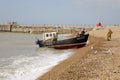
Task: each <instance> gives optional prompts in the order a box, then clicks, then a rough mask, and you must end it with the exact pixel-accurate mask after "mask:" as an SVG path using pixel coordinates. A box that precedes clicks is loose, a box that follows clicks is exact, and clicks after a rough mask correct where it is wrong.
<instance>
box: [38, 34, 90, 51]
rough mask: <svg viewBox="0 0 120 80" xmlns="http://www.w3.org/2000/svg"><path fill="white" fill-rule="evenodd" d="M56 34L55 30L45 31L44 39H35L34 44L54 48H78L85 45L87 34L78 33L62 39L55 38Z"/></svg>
mask: <svg viewBox="0 0 120 80" xmlns="http://www.w3.org/2000/svg"><path fill="white" fill-rule="evenodd" d="M57 36H58V35H57V33H56V32H51V33H45V34H44V40H37V41H36V44H37V45H39V47H48V48H55V49H70V48H80V47H83V46H85V45H86V43H87V41H88V37H89V34H79V35H77V36H76V37H73V38H69V39H64V40H57ZM53 37H54V38H53Z"/></svg>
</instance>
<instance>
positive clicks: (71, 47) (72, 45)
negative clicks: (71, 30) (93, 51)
mask: <svg viewBox="0 0 120 80" xmlns="http://www.w3.org/2000/svg"><path fill="white" fill-rule="evenodd" d="M85 45H86V43H77V44H69V45H56V46H48V48H54V49H74V48H80V47H83V46H85Z"/></svg>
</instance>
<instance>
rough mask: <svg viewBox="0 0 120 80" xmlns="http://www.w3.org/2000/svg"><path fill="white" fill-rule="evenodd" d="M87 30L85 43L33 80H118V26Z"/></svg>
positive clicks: (119, 63)
mask: <svg viewBox="0 0 120 80" xmlns="http://www.w3.org/2000/svg"><path fill="white" fill-rule="evenodd" d="M109 28H111V30H112V31H113V34H112V40H111V41H107V40H106V34H107V31H108V28H107V27H106V28H100V29H99V30H92V31H90V32H89V33H90V37H89V43H88V44H87V45H86V46H85V47H82V48H79V49H77V50H76V53H74V54H73V55H72V56H71V57H69V58H68V59H66V60H65V61H63V62H61V63H60V64H58V65H57V66H55V67H54V68H52V69H51V70H50V71H49V72H47V73H45V74H44V75H43V76H40V77H39V78H38V79H37V80H120V27H109Z"/></svg>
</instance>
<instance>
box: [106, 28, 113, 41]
mask: <svg viewBox="0 0 120 80" xmlns="http://www.w3.org/2000/svg"><path fill="white" fill-rule="evenodd" d="M112 33H113V32H112V30H111V29H109V31H108V33H107V41H110V40H111V35H112Z"/></svg>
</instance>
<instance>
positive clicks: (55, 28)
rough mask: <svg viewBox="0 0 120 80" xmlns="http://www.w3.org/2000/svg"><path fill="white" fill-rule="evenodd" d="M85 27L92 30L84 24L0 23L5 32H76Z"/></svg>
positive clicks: (1, 29) (0, 28) (0, 27)
mask: <svg viewBox="0 0 120 80" xmlns="http://www.w3.org/2000/svg"><path fill="white" fill-rule="evenodd" d="M83 28H86V31H89V30H92V29H93V27H85V26H45V25H44V26H43V25H42V26H41V25H40V26H34V25H33V26H26V25H6V24H0V31H5V32H6V31H7V32H22V33H34V34H40V33H44V32H52V31H55V32H58V33H60V34H64V33H76V32H79V31H81V29H83Z"/></svg>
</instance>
